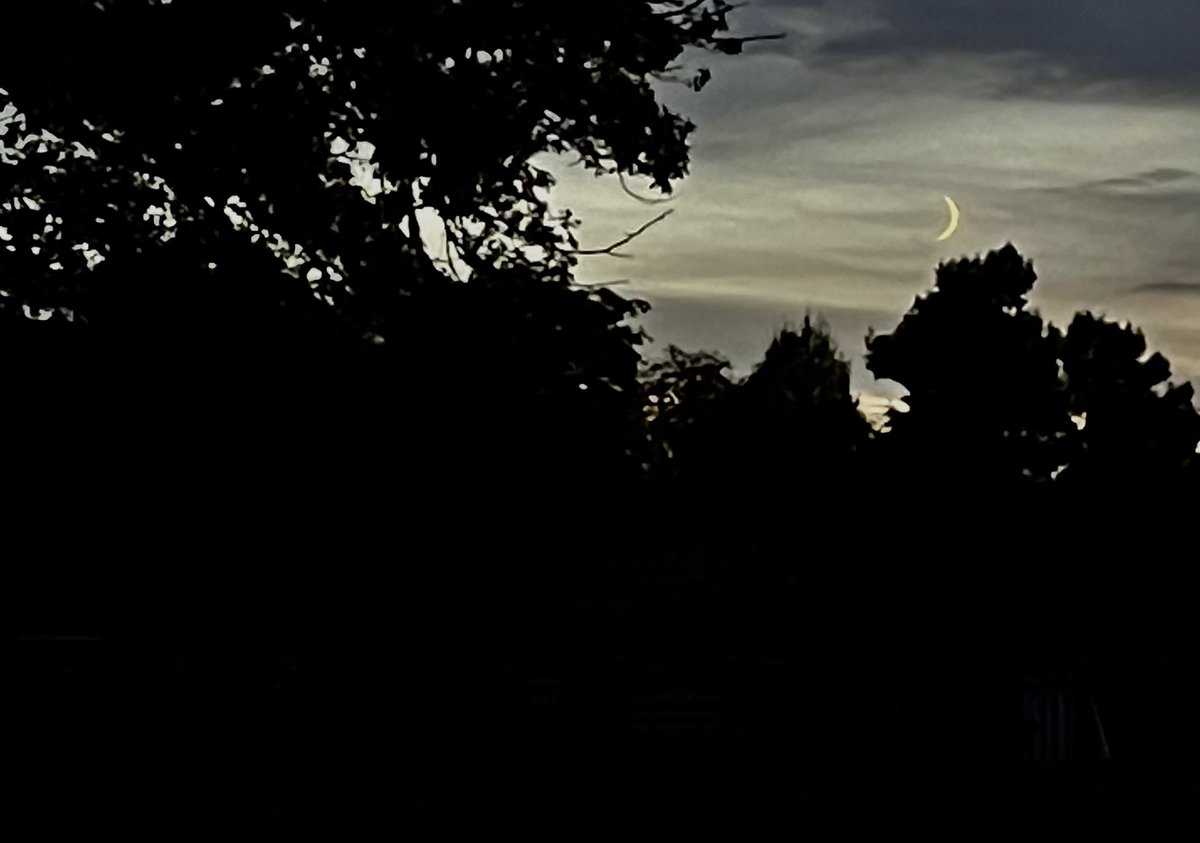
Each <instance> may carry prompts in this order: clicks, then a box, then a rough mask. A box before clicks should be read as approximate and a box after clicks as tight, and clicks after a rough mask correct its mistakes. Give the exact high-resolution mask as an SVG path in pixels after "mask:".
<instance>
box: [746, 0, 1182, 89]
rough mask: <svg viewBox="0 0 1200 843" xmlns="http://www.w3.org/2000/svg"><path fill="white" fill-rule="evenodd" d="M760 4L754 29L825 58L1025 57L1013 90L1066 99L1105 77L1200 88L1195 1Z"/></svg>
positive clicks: (899, 61) (1137, 85) (820, 0)
mask: <svg viewBox="0 0 1200 843" xmlns="http://www.w3.org/2000/svg"><path fill="white" fill-rule="evenodd" d="M752 8H754V9H755V11H754V14H753V16H752V18H751V19H752V21H753V25H755V26H763V25H767V26H770V25H772V24H773V25H775V26H781V27H783V28H785V29H790V30H791V31H793V32H795V33H796V34H797V35H798V37H797V38H795V39H793V40H792V42H791V43H790V44H787V45H786V46H785V45H784V44H780V45H779V46H778V47H777V49H781V50H791V51H793V52H797V53H802V54H808V53H812V55H811V57H810V60H812V61H815V62H821V63H828V64H835V65H836V64H841V65H845V64H853V63H861V62H862V61H864V60H870V61H876V62H880V61H882V62H887V63H890V64H893V65H904V64H907V65H909V66H911V65H912V64H913V63H919V62H921V61H923V60H925V59H926V58H928V57H930V56H936V55H942V56H945V55H960V56H997V55H1003V54H1022V55H1025V56H1027V57H1028V58H1029V59H1030V62H1029V65H1028V67H1027V72H1025V73H1023V74H1021V75H1020V76H1019V77H1014V78H1013V79H1011V80H1010V81H1011V82H1012V86H1011V87H1010V88H1009V92H1010V93H1017V92H1022V93H1024V94H1026V95H1030V94H1034V93H1036V92H1039V91H1040V92H1042V93H1044V94H1046V95H1050V96H1058V95H1061V94H1063V93H1065V92H1067V91H1072V90H1075V91H1077V90H1078V89H1079V88H1080V87H1081V86H1086V85H1088V84H1092V83H1097V82H1110V83H1120V82H1128V83H1132V85H1131V88H1130V89H1129V90H1128V91H1127V92H1132V90H1137V91H1139V92H1141V93H1143V94H1146V93H1155V92H1157V93H1161V94H1166V95H1171V96H1182V95H1184V93H1185V91H1191V92H1195V91H1196V90H1200V64H1198V63H1197V62H1196V60H1195V47H1196V35H1197V32H1200V4H1197V3H1196V2H1194V0H1156V2H1153V3H1133V2H1128V0H1004V2H1002V3H1001V2H996V0H905V2H894V1H893V0H856V2H851V3H844V2H843V3H837V2H833V0H768V2H760V3H757V4H755V6H754V7H752ZM1112 90H1116V89H1112Z"/></svg>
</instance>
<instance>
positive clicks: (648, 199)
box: [617, 172, 675, 205]
mask: <svg viewBox="0 0 1200 843" xmlns="http://www.w3.org/2000/svg"><path fill="white" fill-rule="evenodd" d="M617 180H618V181H620V182H621V190H623V191H625V192H626V193H627V194H629V195H630V196H632V197H633V198H634V199H636V200H637V201H639V202H641V203H642V204H643V205H661V204H663V203H664V202H670V201H672V200H674V199H675V197H674V196H663V197H654V196H642V195H640V194H638V193H634V192H633V190H631V189H630V187H629V185H628V184H627V183H626V181H625V174H624V173H620V172H619V173H617Z"/></svg>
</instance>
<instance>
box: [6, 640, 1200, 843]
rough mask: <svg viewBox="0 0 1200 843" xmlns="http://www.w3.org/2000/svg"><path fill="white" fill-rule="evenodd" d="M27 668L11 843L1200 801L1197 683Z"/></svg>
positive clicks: (1006, 812) (746, 830)
mask: <svg viewBox="0 0 1200 843" xmlns="http://www.w3.org/2000/svg"><path fill="white" fill-rule="evenodd" d="M16 644H17V646H16V652H17V656H18V658H17V660H16V665H17V667H16V679H17V681H16V682H14V683H12V685H11V686H10V687H11V688H12V689H14V692H15V693H14V696H15V698H16V700H17V703H18V705H17V708H16V710H15V712H14V713H13V714H12V715H10V716H12V717H13V718H14V720H13V721H10V722H12V723H14V724H15V726H16V728H15V729H14V730H13V733H14V735H15V737H16V739H17V740H16V746H17V754H16V762H17V763H16V767H15V770H16V773H17V774H16V776H15V777H14V779H15V785H16V789H15V791H14V795H15V796H16V798H15V799H14V801H13V802H12V803H11V804H12V805H14V806H15V807H16V808H17V810H16V812H15V814H14V815H13V816H12V817H11V818H10V822H11V825H10V827H13V828H15V829H16V830H17V836H16V837H15V838H14V839H31V838H38V837H46V836H56V837H70V838H75V839H84V838H87V839H130V838H142V837H146V838H148V837H150V836H154V837H156V838H160V839H161V838H163V837H165V838H167V839H213V838H216V837H218V836H229V835H232V834H239V835H240V834H247V833H249V834H256V835H264V834H269V835H275V834H279V835H286V836H288V837H306V838H308V837H311V838H322V839H342V838H345V836H346V835H347V834H348V833H349V834H361V835H366V834H371V835H376V834H378V835H383V834H387V835H392V836H396V835H399V836H401V837H403V838H404V839H412V840H462V839H468V838H470V837H477V836H483V835H487V836H495V835H498V834H505V835H507V834H508V833H510V832H515V833H519V834H520V835H521V836H522V837H523V838H525V839H547V840H549V839H556V840H561V839H565V840H653V841H664V840H695V839H711V840H723V841H734V840H737V841H741V840H785V839H796V838H799V837H812V838H815V839H842V838H866V839H904V840H911V839H929V838H931V837H935V838H939V839H942V838H944V839H950V838H954V839H964V838H978V837H980V836H985V837H990V836H993V835H995V836H1004V837H1006V838H1008V839H1013V838H1014V837H1019V838H1021V839H1035V840H1037V839H1046V840H1048V839H1065V838H1074V837H1076V836H1079V835H1084V834H1097V833H1100V832H1105V833H1106V834H1113V833H1116V834H1125V835H1129V836H1134V835H1143V834H1145V833H1146V832H1155V831H1159V832H1165V831H1168V830H1170V831H1172V832H1174V831H1176V830H1184V831H1185V832H1186V830H1187V829H1188V828H1189V827H1190V824H1191V823H1192V822H1193V821H1194V806H1195V804H1196V799H1197V797H1198V796H1200V779H1198V778H1197V776H1196V774H1195V772H1194V770H1195V768H1194V761H1193V759H1194V758H1195V752H1196V750H1197V749H1200V740H1198V737H1200V730H1197V729H1196V727H1195V726H1194V725H1192V724H1191V723H1190V719H1191V712H1192V711H1194V710H1196V707H1195V705H1196V703H1197V702H1198V701H1200V696H1198V695H1197V694H1196V691H1195V687H1194V686H1195V683H1194V682H1192V681H1191V679H1190V675H1189V674H1188V673H1187V672H1185V671H1181V670H1180V669H1178V668H1165V667H1164V668H1161V669H1151V668H1146V667H1143V668H1138V669H1136V670H1135V669H1125V670H1118V669H1108V670H1107V671H1106V672H1099V671H1092V672H1091V673H1090V674H1088V673H1080V674H1079V675H1076V676H1072V677H1065V676H1058V677H1051V676H1049V675H1043V676H1041V677H1031V676H1015V675H1011V674H1009V675H1004V674H1002V673H1001V672H996V671H993V672H991V673H988V672H983V671H980V670H978V669H971V670H967V669H963V668H960V667H954V666H943V667H940V668H939V667H928V666H927V667H923V668H907V669H898V668H895V667H892V668H888V669H883V668H878V667H869V666H859V667H857V668H851V667H847V666H842V667H839V668H826V667H815V666H813V665H798V664H792V665H782V664H775V665H768V664H758V665H754V666H743V667H737V666H726V667H722V668H719V669H716V668H711V667H709V668H704V669H691V670H681V669H673V670H663V669H655V668H649V667H636V668H635V667H623V668H622V667H610V668H605V669H575V670H561V669H558V670H548V669H534V668H519V669H518V668H515V667H508V668H488V669H483V668H459V669H449V668H428V667H427V668H421V669H412V668H408V667H405V666H403V665H401V664H396V663H394V661H389V659H388V658H387V657H386V655H381V653H382V651H380V650H375V651H373V652H372V653H371V654H370V655H364V654H359V655H358V656H356V657H354V658H347V657H346V656H345V654H344V653H340V654H339V653H330V652H326V653H321V652H319V651H318V650H308V651H306V652H304V653H299V652H292V653H290V654H288V653H283V654H280V653H278V652H277V653H275V654H274V655H273V656H272V657H271V659H270V663H269V664H267V663H262V662H261V661H256V659H257V658H258V657H255V656H253V655H252V654H250V653H247V652H246V651H242V652H241V654H240V655H235V654H234V652H233V650H228V651H226V652H227V654H228V655H229V658H227V659H220V658H216V657H215V653H217V652H220V648H216V649H214V648H211V647H210V648H203V649H194V650H192V651H191V652H185V651H182V650H179V649H172V650H170V651H165V652H164V651H160V652H158V653H153V652H151V651H150V650H148V649H146V648H145V647H142V648H137V647H133V646H132V645H130V644H128V643H126V644H122V643H120V642H119V641H113V640H104V639H101V640H89V639H88V638H87V637H86V636H80V637H74V638H67V639H64V638H53V637H48V636H24V637H23V638H21V639H19V640H18V641H17V642H16ZM262 658H267V657H266V656H263V657H262ZM1034 700H1037V701H1040V702H1038V703H1036V705H1035V704H1033V703H1031V701H1034ZM1092 702H1094V704H1095V709H1094V710H1096V711H1099V712H1100V721H1101V722H1102V727H1103V738H1102V739H1099V738H1098V735H1097V734H1096V730H1095V728H1094V718H1093V717H1092V716H1091V714H1090V713H1089V712H1091V711H1093V709H1092V707H1091V705H1092ZM1038 705H1040V706H1041V709H1042V711H1043V712H1044V711H1049V710H1054V711H1057V712H1058V714H1056V715H1054V717H1057V718H1058V719H1057V720H1055V721H1054V723H1050V722H1049V721H1047V719H1046V717H1047V715H1044V714H1042V715H1039V714H1037V713H1036V712H1033V713H1031V712H1032V709H1034V708H1037V706H1038ZM1031 706H1032V708H1031ZM1039 717H1041V722H1040V723H1039V722H1038V719H1039ZM1106 752H1108V755H1109V757H1107V758H1105V757H1104V756H1105V753H1106Z"/></svg>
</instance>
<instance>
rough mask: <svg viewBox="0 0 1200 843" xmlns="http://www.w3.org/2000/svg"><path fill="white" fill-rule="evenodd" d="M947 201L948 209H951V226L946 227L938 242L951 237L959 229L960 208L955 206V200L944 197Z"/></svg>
mask: <svg viewBox="0 0 1200 843" xmlns="http://www.w3.org/2000/svg"><path fill="white" fill-rule="evenodd" d="M942 198H943V199H945V200H946V207H948V208H949V209H950V224H949V225H948V226H946V230H945V231H943V232H942V233H941V234H940V235H939V236H938V241H939V242H941V241H942V240H945V239H946V238H947V237H949V236H950V235H951V234H953V233H954V232H955V230H956V229H957V228H958V206H957V205H955V204H954V200H953V199H951V198H950V197H949V196H943V197H942Z"/></svg>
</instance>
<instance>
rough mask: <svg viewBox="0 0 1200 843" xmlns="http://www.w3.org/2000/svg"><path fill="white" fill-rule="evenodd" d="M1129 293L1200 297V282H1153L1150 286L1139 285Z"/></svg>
mask: <svg viewBox="0 0 1200 843" xmlns="http://www.w3.org/2000/svg"><path fill="white" fill-rule="evenodd" d="M1129 292H1130V293H1168V294H1178V295H1184V296H1200V281H1152V282H1150V283H1149V284H1138V285H1137V286H1136V287H1134V288H1133V289H1132V290H1130V291H1129Z"/></svg>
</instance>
